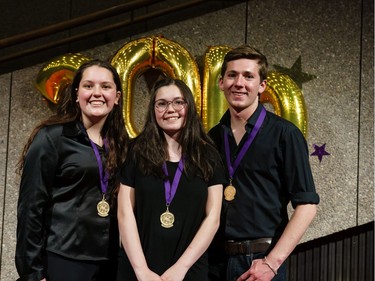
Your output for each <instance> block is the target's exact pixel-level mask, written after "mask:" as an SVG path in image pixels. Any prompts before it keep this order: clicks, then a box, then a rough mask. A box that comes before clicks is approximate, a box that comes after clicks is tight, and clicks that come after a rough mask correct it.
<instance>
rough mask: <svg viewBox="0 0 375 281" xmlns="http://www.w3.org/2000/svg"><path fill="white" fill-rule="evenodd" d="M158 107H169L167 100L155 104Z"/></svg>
mask: <svg viewBox="0 0 375 281" xmlns="http://www.w3.org/2000/svg"><path fill="white" fill-rule="evenodd" d="M155 105H156V107H160V108H164V107H166V106H167V101H165V100H158V101H156V102H155Z"/></svg>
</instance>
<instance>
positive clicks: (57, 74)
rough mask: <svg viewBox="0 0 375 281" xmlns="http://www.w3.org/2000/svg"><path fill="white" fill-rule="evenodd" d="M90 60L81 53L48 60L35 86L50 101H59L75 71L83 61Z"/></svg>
mask: <svg viewBox="0 0 375 281" xmlns="http://www.w3.org/2000/svg"><path fill="white" fill-rule="evenodd" d="M88 60H90V59H89V58H88V57H85V56H83V55H81V54H78V53H77V54H66V55H63V56H59V57H56V58H54V59H52V60H51V61H49V62H47V63H46V64H45V65H44V66H43V67H42V69H41V70H40V71H39V73H38V75H37V77H36V81H35V86H36V88H37V89H38V90H39V91H40V92H41V93H42V95H43V96H44V97H45V98H46V99H47V100H49V101H51V102H53V103H55V104H56V103H57V102H58V100H59V98H60V91H61V89H63V88H64V86H65V85H67V84H69V83H71V81H72V79H73V76H74V72H75V71H76V70H77V69H78V68H79V67H80V65H81V64H82V63H84V62H85V61H88Z"/></svg>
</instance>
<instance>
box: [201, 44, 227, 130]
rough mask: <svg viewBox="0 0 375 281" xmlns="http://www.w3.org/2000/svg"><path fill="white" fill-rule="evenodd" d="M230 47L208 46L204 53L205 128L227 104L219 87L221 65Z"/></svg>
mask: <svg viewBox="0 0 375 281" xmlns="http://www.w3.org/2000/svg"><path fill="white" fill-rule="evenodd" d="M230 49H231V48H230V47H226V46H215V47H209V48H208V49H207V50H206V53H205V54H204V77H203V90H202V92H203V94H202V122H203V126H204V127H205V129H206V130H209V129H210V128H212V127H213V126H214V125H216V124H217V123H218V122H219V120H220V118H221V116H222V115H223V114H224V112H225V111H226V110H227V108H228V105H227V102H226V100H225V97H224V95H223V94H222V93H221V91H220V88H219V78H220V71H221V65H222V63H223V60H224V56H225V55H226V53H227V52H228V51H229V50H230Z"/></svg>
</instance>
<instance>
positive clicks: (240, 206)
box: [209, 105, 319, 243]
mask: <svg viewBox="0 0 375 281" xmlns="http://www.w3.org/2000/svg"><path fill="white" fill-rule="evenodd" d="M261 107H262V105H259V106H258V108H257V110H256V112H255V113H254V114H253V115H252V116H251V117H250V118H249V120H248V122H247V125H246V134H245V135H244V137H243V138H242V140H241V142H240V143H239V145H238V146H237V144H236V142H235V139H234V137H233V134H232V131H231V128H230V114H229V111H227V112H226V113H225V114H224V116H223V117H222V119H221V120H220V123H219V124H218V125H216V126H215V127H213V128H212V129H211V130H210V131H209V135H210V137H211V138H212V139H213V140H214V141H215V143H216V145H217V147H218V149H219V151H220V153H221V156H222V159H223V161H224V163H226V160H225V159H226V157H225V149H224V141H223V136H224V130H225V131H226V132H227V133H228V134H229V145H230V153H231V157H232V159H231V160H232V163H233V160H234V159H235V157H236V156H237V155H238V153H239V151H240V149H241V147H242V146H243V144H244V142H245V140H246V138H247V136H248V134H249V133H250V132H251V130H252V129H253V127H254V125H255V122H256V120H257V118H258V116H259V114H260V111H261ZM227 174H228V172H227ZM233 185H234V186H235V188H236V189H237V193H236V196H235V199H234V200H233V201H230V202H227V201H224V206H223V212H222V213H223V220H224V223H225V225H224V226H223V231H224V232H225V234H224V235H225V239H227V240H229V239H231V240H237V241H241V240H252V239H257V238H263V237H273V238H276V239H274V241H273V242H274V243H275V242H276V241H277V238H278V237H280V235H281V233H282V232H283V230H284V228H285V226H286V224H287V223H288V213H287V205H288V203H289V202H291V203H292V205H293V207H295V206H296V205H299V204H318V203H319V196H318V194H317V193H316V192H315V185H314V181H313V177H312V173H311V168H310V164H309V159H308V149H307V144H306V141H305V138H304V136H303V135H302V133H301V131H300V130H299V129H298V128H297V127H296V126H295V125H294V124H292V123H291V122H289V121H287V120H285V119H283V118H281V117H279V116H277V115H275V114H273V113H271V112H267V114H266V118H265V120H264V122H263V124H262V126H261V128H260V130H259V132H258V134H257V136H256V137H255V139H254V141H253V143H252V144H251V146H250V148H249V149H248V151H247V152H246V154H245V156H244V158H243V159H242V161H241V163H240V165H239V167H238V168H237V170H236V172H235V174H234V177H233ZM219 235H220V234H218V236H219Z"/></svg>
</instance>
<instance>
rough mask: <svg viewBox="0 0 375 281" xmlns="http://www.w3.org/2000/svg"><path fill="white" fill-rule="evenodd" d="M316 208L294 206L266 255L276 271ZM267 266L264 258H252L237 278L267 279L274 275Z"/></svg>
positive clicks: (301, 234)
mask: <svg viewBox="0 0 375 281" xmlns="http://www.w3.org/2000/svg"><path fill="white" fill-rule="evenodd" d="M316 209H317V207H316V205H314V204H306V205H298V206H297V207H296V209H295V210H294V212H293V214H292V217H291V219H290V221H289V223H288V224H287V226H286V228H285V230H284V232H283V234H282V235H281V237H280V239H279V241H278V242H277V243H276V245H275V247H274V248H273V249H272V251H271V252H270V253H269V254H268V255H267V263H268V264H269V266H270V267H271V268H272V269H274V270H275V271H277V269H278V268H279V267H280V266H281V264H282V263H283V262H284V261H285V260H286V259H287V258H288V256H289V255H290V254H291V252H292V251H293V250H294V248H295V247H296V246H297V244H298V243H299V241H300V240H301V238H302V236H303V234H304V233H305V232H306V230H307V228H308V227H309V225H310V224H311V222H312V220H313V219H314V217H315V215H316ZM269 266H268V265H267V264H265V263H264V260H260V259H258V260H254V261H253V264H252V266H251V268H250V269H249V270H248V271H246V272H245V273H244V274H243V275H241V277H240V278H239V279H238V280H239V281H240V280H247V278H248V277H249V276H255V278H256V280H259V281H269V280H271V279H272V278H273V277H274V275H275V274H274V273H273V272H272V270H271V268H270V267H269Z"/></svg>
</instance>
